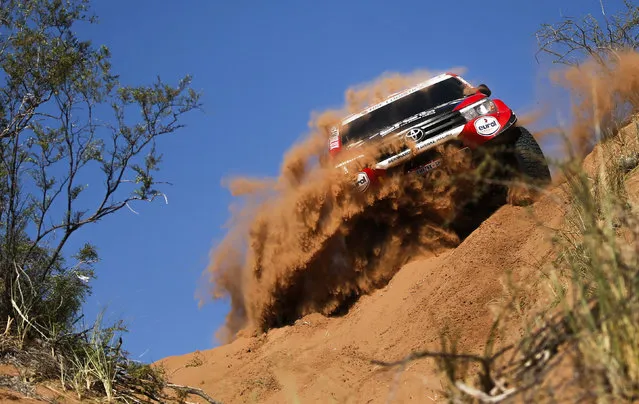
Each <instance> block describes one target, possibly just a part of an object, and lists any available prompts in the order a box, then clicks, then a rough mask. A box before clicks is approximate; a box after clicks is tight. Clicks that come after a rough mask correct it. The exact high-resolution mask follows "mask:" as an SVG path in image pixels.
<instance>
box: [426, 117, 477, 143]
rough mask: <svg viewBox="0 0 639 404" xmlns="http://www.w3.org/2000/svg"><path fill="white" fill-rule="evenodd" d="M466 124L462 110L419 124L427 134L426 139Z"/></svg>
mask: <svg viewBox="0 0 639 404" xmlns="http://www.w3.org/2000/svg"><path fill="white" fill-rule="evenodd" d="M465 124H466V119H464V117H463V116H462V114H461V112H459V111H453V112H449V113H447V114H442V115H439V116H436V117H434V118H432V119H429V120H427V121H424V122H422V123H421V124H420V125H418V126H419V128H421V129H422V130H423V131H424V134H425V135H426V136H425V137H424V140H426V139H429V138H431V137H434V136H437V135H439V134H441V133H444V132H446V131H447V130H450V129H453V128H456V127H458V126H462V125H465Z"/></svg>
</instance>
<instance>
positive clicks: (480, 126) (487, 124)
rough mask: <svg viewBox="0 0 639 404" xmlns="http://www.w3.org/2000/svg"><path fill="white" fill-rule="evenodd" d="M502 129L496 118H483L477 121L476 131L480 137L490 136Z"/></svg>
mask: <svg viewBox="0 0 639 404" xmlns="http://www.w3.org/2000/svg"><path fill="white" fill-rule="evenodd" d="M500 128H501V125H500V124H499V122H498V121H497V118H495V117H494V116H482V117H480V118H477V119H476V120H475V130H476V131H477V133H479V134H480V135H484V136H490V135H492V134H493V133H495V132H497V131H498V130H499V129H500Z"/></svg>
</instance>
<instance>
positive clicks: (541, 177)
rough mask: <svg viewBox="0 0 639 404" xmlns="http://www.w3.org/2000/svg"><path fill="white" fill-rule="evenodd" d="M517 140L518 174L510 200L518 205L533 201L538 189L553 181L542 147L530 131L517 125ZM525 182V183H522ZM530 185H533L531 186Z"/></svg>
mask: <svg viewBox="0 0 639 404" xmlns="http://www.w3.org/2000/svg"><path fill="white" fill-rule="evenodd" d="M513 130H515V131H517V132H518V133H516V136H517V140H515V142H514V144H513V154H514V158H515V169H516V174H518V175H517V176H516V177H515V178H513V179H514V180H515V184H513V185H511V186H510V187H509V190H508V202H509V203H511V204H516V205H527V204H530V203H532V200H533V199H534V196H535V195H536V194H537V192H536V191H538V189H539V188H540V187H544V186H546V185H548V184H550V182H551V179H552V178H551V176H550V170H549V169H548V163H547V162H546V157H545V156H544V153H543V151H542V150H541V147H539V143H537V140H535V138H534V137H533V136H532V135H531V134H530V132H529V131H528V130H527V129H526V128H523V127H519V126H517V127H515V128H513ZM522 182H523V183H522ZM528 185H532V187H529V186H528Z"/></svg>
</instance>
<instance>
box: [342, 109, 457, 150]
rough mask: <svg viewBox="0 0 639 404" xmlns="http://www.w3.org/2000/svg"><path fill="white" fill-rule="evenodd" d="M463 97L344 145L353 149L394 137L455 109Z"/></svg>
mask: <svg viewBox="0 0 639 404" xmlns="http://www.w3.org/2000/svg"><path fill="white" fill-rule="evenodd" d="M464 99H465V98H459V99H456V100H453V101H450V102H447V103H445V104H442V105H439V106H437V107H435V108H432V109H429V110H426V111H422V112H420V113H418V114H415V115H412V116H410V117H407V118H405V119H403V120H401V121H398V122H396V123H395V124H393V125H391V126H389V127H386V128H384V129H382V130H381V131H379V132H376V133H374V134H372V135H369V136H366V137H364V138H362V139H360V140H357V141H353V142H350V143H349V144H347V145H346V147H345V148H346V149H354V148H359V147H361V146H363V145H364V144H367V143H369V142H386V141H390V140H392V139H394V138H395V136H396V135H399V134H400V133H403V132H404V131H405V130H406V129H409V128H411V127H413V126H417V125H420V124H423V123H427V122H428V121H429V120H434V119H436V118H437V117H438V116H440V115H442V114H447V113H449V112H452V111H454V110H455V108H456V107H457V106H458V105H459V104H460V103H461V102H463V101H464Z"/></svg>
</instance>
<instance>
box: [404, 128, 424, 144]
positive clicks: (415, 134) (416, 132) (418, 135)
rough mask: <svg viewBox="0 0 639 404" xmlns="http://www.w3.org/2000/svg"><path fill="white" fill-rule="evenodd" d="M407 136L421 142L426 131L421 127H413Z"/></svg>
mask: <svg viewBox="0 0 639 404" xmlns="http://www.w3.org/2000/svg"><path fill="white" fill-rule="evenodd" d="M406 137H407V138H409V139H410V140H412V141H413V142H419V141H420V140H422V139H423V138H424V131H423V130H421V129H420V128H413V129H411V130H409V131H408V132H406Z"/></svg>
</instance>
